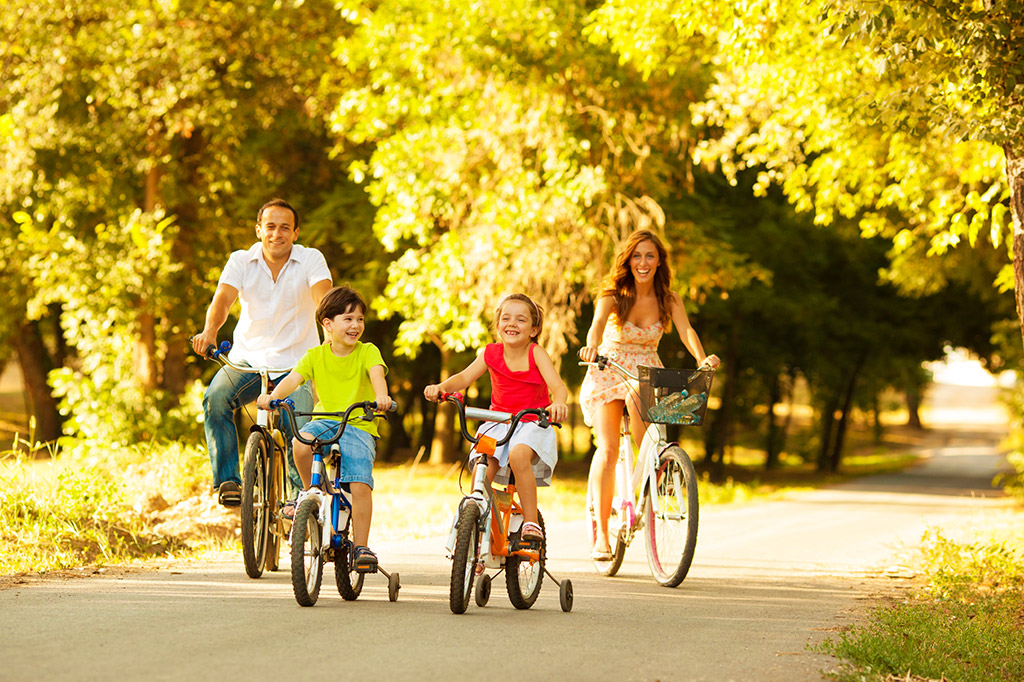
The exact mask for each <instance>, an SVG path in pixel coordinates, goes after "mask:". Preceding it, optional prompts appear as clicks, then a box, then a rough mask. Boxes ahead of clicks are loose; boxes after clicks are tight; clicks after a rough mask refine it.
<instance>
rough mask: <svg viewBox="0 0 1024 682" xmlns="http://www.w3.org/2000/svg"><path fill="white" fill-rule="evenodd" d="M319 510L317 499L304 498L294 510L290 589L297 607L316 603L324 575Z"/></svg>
mask: <svg viewBox="0 0 1024 682" xmlns="http://www.w3.org/2000/svg"><path fill="white" fill-rule="evenodd" d="M319 512H320V501H319V500H318V499H317V498H316V497H307V498H306V499H304V500H303V501H302V504H300V505H299V508H298V509H296V510H295V522H294V524H293V525H292V591H293V592H294V593H295V601H297V602H299V605H301V606H312V605H313V604H315V603H316V598H317V597H318V596H319V595H320V581H321V580H322V579H323V575H324V570H323V569H324V554H323V551H322V550H323V548H322V547H321V538H322V536H321V534H320V519H319V518H318V515H319Z"/></svg>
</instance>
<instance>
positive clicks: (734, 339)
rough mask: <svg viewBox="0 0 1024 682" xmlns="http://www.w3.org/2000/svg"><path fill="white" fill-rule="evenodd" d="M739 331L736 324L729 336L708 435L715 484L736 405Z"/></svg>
mask: <svg viewBox="0 0 1024 682" xmlns="http://www.w3.org/2000/svg"><path fill="white" fill-rule="evenodd" d="M739 329H740V325H739V324H738V323H737V324H736V325H734V326H733V330H732V333H731V334H729V344H728V346H726V350H725V359H724V360H723V361H722V364H723V366H724V367H725V388H724V389H723V390H722V402H721V407H719V408H718V410H716V411H715V422H714V425H713V426H712V429H711V434H710V437H711V442H710V447H709V448H708V457H709V465H710V466H709V471H710V474H711V480H713V481H716V482H718V481H722V480H724V479H725V448H726V447H727V446H728V445H729V434H730V432H731V431H732V411H733V406H734V405H735V404H736V384H737V382H738V381H739V375H740V354H739V350H738V347H739Z"/></svg>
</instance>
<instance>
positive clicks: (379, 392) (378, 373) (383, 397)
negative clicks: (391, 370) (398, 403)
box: [368, 365, 392, 412]
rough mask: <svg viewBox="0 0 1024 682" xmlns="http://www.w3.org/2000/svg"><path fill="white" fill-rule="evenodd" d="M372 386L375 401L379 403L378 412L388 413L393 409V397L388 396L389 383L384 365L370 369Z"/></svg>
mask: <svg viewBox="0 0 1024 682" xmlns="http://www.w3.org/2000/svg"><path fill="white" fill-rule="evenodd" d="M368 374H369V375H370V386H373V395H374V396H375V397H374V400H376V401H377V411H378V412H387V411H388V408H389V407H391V402H392V401H391V396H390V395H388V382H387V379H385V378H384V365H374V366H373V367H371V368H370V370H369V372H368Z"/></svg>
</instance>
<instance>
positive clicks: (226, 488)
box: [217, 481, 242, 507]
mask: <svg viewBox="0 0 1024 682" xmlns="http://www.w3.org/2000/svg"><path fill="white" fill-rule="evenodd" d="M217 502H218V503H220V504H222V505H224V506H225V507H240V506H242V489H241V488H240V487H239V486H238V484H237V483H235V482H234V481H224V482H223V483H221V484H220V488H218V489H217Z"/></svg>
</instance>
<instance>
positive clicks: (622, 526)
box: [587, 478, 628, 577]
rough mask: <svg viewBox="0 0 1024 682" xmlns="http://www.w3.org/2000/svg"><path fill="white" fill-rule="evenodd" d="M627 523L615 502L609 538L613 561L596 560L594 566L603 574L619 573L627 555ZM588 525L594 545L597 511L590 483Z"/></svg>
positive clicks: (609, 519) (610, 519)
mask: <svg viewBox="0 0 1024 682" xmlns="http://www.w3.org/2000/svg"><path fill="white" fill-rule="evenodd" d="M615 480H616V484H615V485H616V487H618V482H617V481H618V478H616V479H615ZM618 497H620V495H619V494H618V491H616V498H618ZM626 523H628V520H627V519H626V518H625V517H624V515H623V514H622V513H621V510H619V509H617V508H616V506H615V504H614V503H613V504H612V510H611V514H610V515H609V516H608V540H609V542H610V544H611V550H612V558H611V561H596V560H595V561H594V568H595V569H596V570H597V572H598V573H600V574H601V575H606V576H609V577H611V576H613V575H615V574H616V573H618V572H619V568H620V567H621V566H622V560H623V559H624V558H625V556H626V541H625V539H624V538H625V537H626ZM587 527H588V528H589V529H590V546H591V547H593V546H594V545H596V544H597V513H596V507H595V506H594V499H593V494H592V491H591V489H590V485H589V484H588V485H587Z"/></svg>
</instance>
